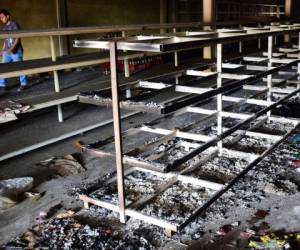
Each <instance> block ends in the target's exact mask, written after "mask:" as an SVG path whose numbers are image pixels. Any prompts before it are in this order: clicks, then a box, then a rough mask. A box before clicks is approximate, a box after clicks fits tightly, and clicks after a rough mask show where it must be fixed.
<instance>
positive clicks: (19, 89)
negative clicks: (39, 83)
mask: <svg viewBox="0 0 300 250" xmlns="http://www.w3.org/2000/svg"><path fill="white" fill-rule="evenodd" d="M25 89H27V86H20V87H19V88H18V92H21V91H24V90H25Z"/></svg>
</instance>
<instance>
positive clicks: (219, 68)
mask: <svg viewBox="0 0 300 250" xmlns="http://www.w3.org/2000/svg"><path fill="white" fill-rule="evenodd" d="M217 72H218V79H217V87H218V88H220V87H222V77H221V74H222V44H220V43H219V44H217ZM222 97H223V96H222V94H218V96H217V110H218V118H217V127H218V128H217V133H218V135H221V134H222V132H223V131H222V110H223V105H222V104H223V102H222ZM222 147H223V143H222V141H219V142H218V148H219V149H222Z"/></svg>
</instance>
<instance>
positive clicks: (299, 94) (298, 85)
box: [297, 32, 300, 96]
mask: <svg viewBox="0 0 300 250" xmlns="http://www.w3.org/2000/svg"><path fill="white" fill-rule="evenodd" d="M298 49H299V50H300V32H299V40H298ZM298 59H299V60H300V52H298ZM298 74H299V75H298V80H300V62H299V63H298ZM297 89H300V84H297ZM298 96H300V93H298Z"/></svg>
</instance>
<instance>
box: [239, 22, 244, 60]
mask: <svg viewBox="0 0 300 250" xmlns="http://www.w3.org/2000/svg"><path fill="white" fill-rule="evenodd" d="M239 28H240V29H242V28H243V26H242V25H241V24H240V25H239ZM239 52H240V54H242V52H243V42H242V41H239Z"/></svg>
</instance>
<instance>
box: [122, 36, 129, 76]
mask: <svg viewBox="0 0 300 250" xmlns="http://www.w3.org/2000/svg"><path fill="white" fill-rule="evenodd" d="M122 37H126V31H122ZM124 52H126V50H124ZM124 72H125V77H130V71H129V63H128V58H125V59H124Z"/></svg>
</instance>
